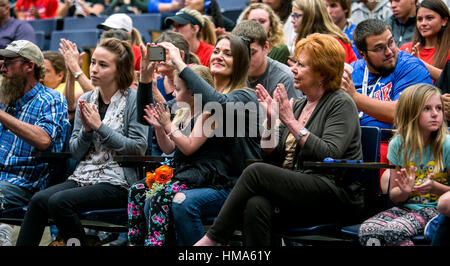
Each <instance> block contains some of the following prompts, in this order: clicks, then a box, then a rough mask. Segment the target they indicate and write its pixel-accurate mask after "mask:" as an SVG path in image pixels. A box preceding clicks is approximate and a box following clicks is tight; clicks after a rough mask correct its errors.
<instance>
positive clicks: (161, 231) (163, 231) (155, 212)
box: [145, 181, 186, 246]
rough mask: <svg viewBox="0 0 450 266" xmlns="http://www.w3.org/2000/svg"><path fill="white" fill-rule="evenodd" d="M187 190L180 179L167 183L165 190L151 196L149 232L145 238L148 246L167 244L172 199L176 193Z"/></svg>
mask: <svg viewBox="0 0 450 266" xmlns="http://www.w3.org/2000/svg"><path fill="white" fill-rule="evenodd" d="M185 190H186V185H185V184H180V183H179V182H178V181H176V182H174V183H168V184H166V186H165V188H164V190H161V191H159V192H157V193H156V194H155V195H154V196H153V197H152V198H151V205H150V206H151V207H150V220H149V223H150V224H149V232H148V236H147V239H146V240H145V245H146V246H164V245H166V244H167V243H166V239H167V233H168V232H169V227H170V226H171V225H172V223H171V222H170V210H171V208H172V200H173V197H174V196H175V194H177V193H180V192H183V191H185Z"/></svg>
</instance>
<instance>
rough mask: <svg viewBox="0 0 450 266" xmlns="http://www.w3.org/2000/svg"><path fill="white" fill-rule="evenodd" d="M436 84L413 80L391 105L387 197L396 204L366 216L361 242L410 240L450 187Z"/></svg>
mask: <svg viewBox="0 0 450 266" xmlns="http://www.w3.org/2000/svg"><path fill="white" fill-rule="evenodd" d="M442 108H443V104H442V101H441V94H440V92H439V89H438V88H436V87H433V86H431V85H428V84H416V85H413V86H410V87H408V88H407V89H405V90H404V91H403V93H402V95H401V96H400V99H399V102H398V104H397V108H396V111H395V121H394V123H395V126H396V128H397V130H396V134H395V135H394V137H393V139H392V140H391V142H390V143H389V150H388V155H387V158H388V159H389V162H390V164H392V165H395V166H396V168H395V169H391V170H390V189H389V193H390V198H391V199H392V201H393V202H394V203H395V204H396V205H397V206H395V207H393V208H391V209H389V210H386V211H383V212H381V213H379V214H377V215H375V216H374V217H372V218H370V219H368V220H366V221H365V222H364V223H363V224H362V225H361V227H360V229H359V240H360V243H361V244H362V245H391V246H392V245H400V246H411V245H413V242H412V240H411V238H412V237H414V236H416V235H420V234H422V233H423V231H424V227H425V225H426V224H427V222H428V221H429V220H431V219H432V218H433V217H435V216H436V215H437V214H438V211H437V200H438V198H439V196H441V195H442V194H444V193H445V192H446V191H449V190H450V187H449V186H448V178H447V174H448V173H447V171H448V169H449V168H450V136H449V135H448V131H447V125H446V123H445V121H444V120H443V111H442Z"/></svg>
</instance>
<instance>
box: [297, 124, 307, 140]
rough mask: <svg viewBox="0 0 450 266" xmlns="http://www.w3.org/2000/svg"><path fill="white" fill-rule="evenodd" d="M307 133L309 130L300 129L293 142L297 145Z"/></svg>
mask: <svg viewBox="0 0 450 266" xmlns="http://www.w3.org/2000/svg"><path fill="white" fill-rule="evenodd" d="M308 133H309V130H308V129H307V128H306V127H304V128H302V129H300V132H299V133H298V137H296V138H295V141H296V142H297V143H298V142H299V141H300V139H301V138H302V137H303V136H306V135H307V134H308Z"/></svg>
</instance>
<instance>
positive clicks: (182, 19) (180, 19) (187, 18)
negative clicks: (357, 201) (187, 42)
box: [164, 11, 202, 28]
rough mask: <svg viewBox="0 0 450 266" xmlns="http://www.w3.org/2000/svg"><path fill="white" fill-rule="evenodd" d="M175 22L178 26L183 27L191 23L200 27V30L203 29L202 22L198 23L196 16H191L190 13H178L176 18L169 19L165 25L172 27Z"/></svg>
mask: <svg viewBox="0 0 450 266" xmlns="http://www.w3.org/2000/svg"><path fill="white" fill-rule="evenodd" d="M173 22H177V23H178V24H181V25H184V24H188V23H191V24H194V25H198V26H200V28H201V27H202V23H200V21H198V20H197V19H196V18H195V17H194V16H192V15H189V14H188V13H185V12H182V11H180V12H177V13H176V14H175V16H171V17H167V18H166V19H165V20H164V23H165V24H166V25H172V24H173Z"/></svg>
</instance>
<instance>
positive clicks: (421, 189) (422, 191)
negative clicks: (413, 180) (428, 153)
mask: <svg viewBox="0 0 450 266" xmlns="http://www.w3.org/2000/svg"><path fill="white" fill-rule="evenodd" d="M433 178H434V174H433V173H431V174H429V175H428V177H427V179H426V181H425V182H424V183H423V184H421V185H419V186H414V191H417V193H419V195H426V194H428V193H431V189H432V188H433V183H434V180H433Z"/></svg>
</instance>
